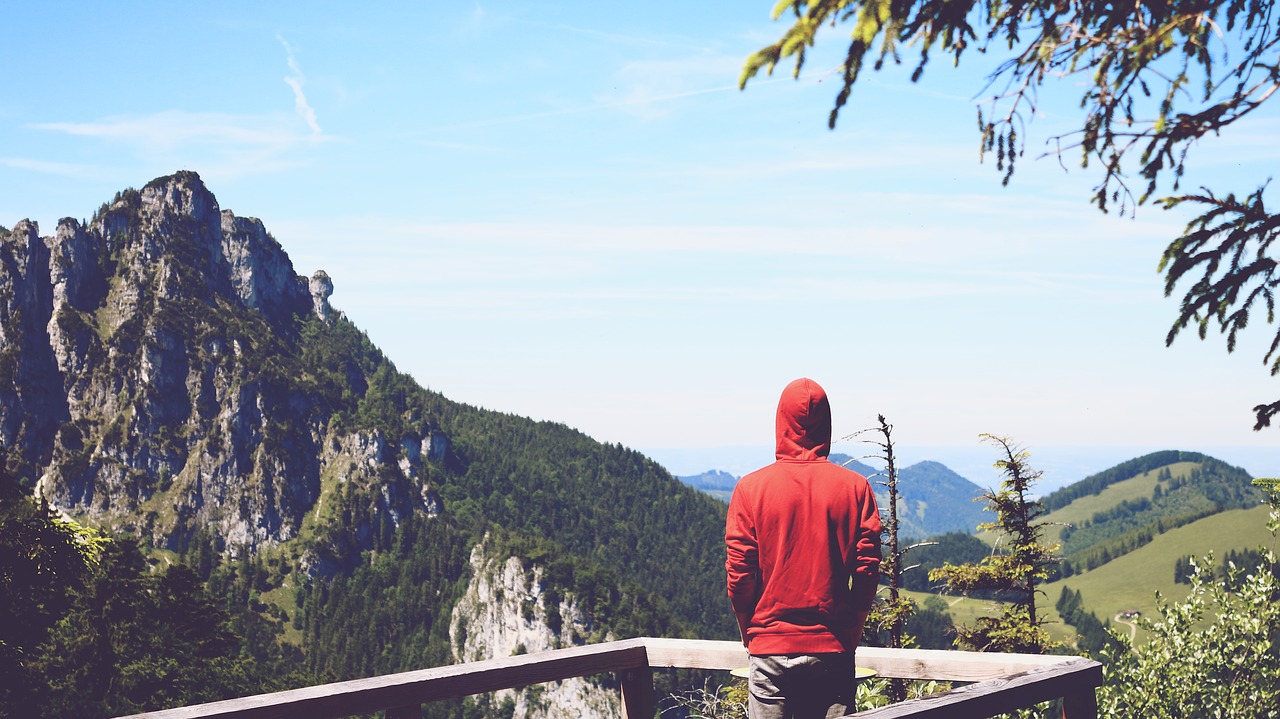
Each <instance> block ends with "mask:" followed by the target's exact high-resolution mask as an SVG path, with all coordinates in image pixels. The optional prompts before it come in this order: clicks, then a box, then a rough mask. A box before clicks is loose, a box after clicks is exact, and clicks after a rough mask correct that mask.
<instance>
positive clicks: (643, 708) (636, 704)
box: [620, 666, 654, 719]
mask: <svg viewBox="0 0 1280 719" xmlns="http://www.w3.org/2000/svg"><path fill="white" fill-rule="evenodd" d="M621 679H622V681H621V682H620V683H621V684H622V719H652V717H653V709H654V702H653V670H652V669H650V668H649V667H647V666H644V667H637V668H635V669H628V670H626V671H624V672H622V673H621Z"/></svg>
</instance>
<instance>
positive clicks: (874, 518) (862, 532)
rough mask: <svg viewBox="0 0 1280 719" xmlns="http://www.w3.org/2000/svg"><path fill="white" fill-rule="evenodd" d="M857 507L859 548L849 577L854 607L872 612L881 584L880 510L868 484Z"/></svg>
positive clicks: (855, 549) (853, 558) (855, 553)
mask: <svg viewBox="0 0 1280 719" xmlns="http://www.w3.org/2000/svg"><path fill="white" fill-rule="evenodd" d="M861 499H862V501H861V502H859V507H858V510H859V511H858V530H857V544H856V545H855V547H854V552H853V557H852V560H853V561H852V563H851V566H850V567H849V574H850V576H851V577H852V580H853V581H852V587H851V588H852V593H853V605H854V608H855V609H858V610H869V609H871V604H872V603H873V602H874V601H875V598H876V589H877V588H878V587H879V584H880V528H881V527H880V508H879V507H877V506H876V496H875V494H874V493H872V491H871V487H870V485H869V484H864V486H863V497H862V498H861Z"/></svg>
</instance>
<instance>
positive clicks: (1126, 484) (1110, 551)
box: [1041, 450, 1262, 574]
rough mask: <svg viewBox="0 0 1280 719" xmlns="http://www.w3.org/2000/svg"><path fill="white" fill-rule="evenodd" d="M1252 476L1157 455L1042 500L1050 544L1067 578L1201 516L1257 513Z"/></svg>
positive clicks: (1189, 457) (1207, 462)
mask: <svg viewBox="0 0 1280 719" xmlns="http://www.w3.org/2000/svg"><path fill="white" fill-rule="evenodd" d="M1251 482H1252V477H1250V476H1249V473H1248V472H1245V471H1244V470H1243V469H1240V468H1238V467H1232V466H1230V465H1228V464H1226V463H1225V462H1222V461H1220V460H1218V459H1215V458H1213V457H1209V456H1207V455H1203V454H1199V453H1196V452H1180V451H1177V450H1169V451H1162V452H1154V453H1152V454H1149V455H1145V456H1142V457H1138V458H1135V459H1132V460H1129V461H1127V462H1124V463H1121V464H1119V465H1117V466H1115V467H1113V468H1111V469H1109V470H1106V471H1104V472H1099V473H1098V474H1095V475H1093V476H1091V477H1087V478H1085V479H1083V480H1081V481H1080V482H1077V483H1075V484H1072V485H1070V486H1067V487H1064V488H1062V489H1060V490H1058V491H1056V492H1053V493H1052V494H1050V495H1048V496H1046V497H1044V498H1043V499H1042V500H1041V501H1042V502H1043V504H1044V505H1045V507H1046V508H1048V509H1049V510H1050V512H1049V514H1048V515H1046V517H1045V519H1046V520H1047V521H1049V522H1051V523H1052V525H1051V526H1050V527H1049V528H1048V532H1047V538H1048V539H1050V540H1051V541H1057V542H1060V543H1061V544H1062V548H1061V554H1062V556H1063V557H1064V558H1065V559H1066V560H1067V561H1068V562H1069V563H1070V565H1071V566H1070V567H1069V568H1068V569H1067V573H1068V574H1070V573H1071V572H1074V571H1081V570H1088V569H1094V568H1096V567H1100V566H1102V565H1104V564H1106V563H1107V562H1110V561H1111V560H1113V559H1115V558H1116V557H1119V556H1122V555H1124V554H1127V553H1129V552H1132V551H1134V550H1135V549H1137V548H1139V547H1141V546H1143V545H1145V544H1148V543H1150V542H1151V541H1152V540H1153V539H1154V538H1155V537H1157V536H1159V535H1161V534H1164V533H1165V532H1168V531H1169V530H1171V529H1174V528H1177V527H1181V526H1184V525H1187V524H1190V523H1192V522H1195V521H1197V520H1199V519H1203V518H1205V517H1209V516H1213V515H1216V514H1220V513H1222V512H1225V511H1228V510H1233V509H1248V508H1252V507H1256V506H1257V505H1258V503H1259V502H1260V501H1261V500H1262V496H1261V494H1260V493H1259V492H1258V490H1257V489H1256V488H1255V487H1254V486H1253V485H1252V483H1251Z"/></svg>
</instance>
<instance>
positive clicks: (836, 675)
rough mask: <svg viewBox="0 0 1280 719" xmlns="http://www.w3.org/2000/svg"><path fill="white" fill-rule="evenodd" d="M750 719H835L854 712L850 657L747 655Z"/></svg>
mask: <svg viewBox="0 0 1280 719" xmlns="http://www.w3.org/2000/svg"><path fill="white" fill-rule="evenodd" d="M750 666H751V676H750V679H749V680H748V684H749V686H750V689H751V699H750V701H749V702H748V704H747V710H748V716H749V717H750V719H835V717H842V716H845V715H846V714H851V713H853V711H854V702H853V699H854V694H855V693H856V691H857V684H856V681H855V679H854V677H855V672H854V666H853V654H796V655H792V654H775V655H766V656H755V655H752V656H751V664H750Z"/></svg>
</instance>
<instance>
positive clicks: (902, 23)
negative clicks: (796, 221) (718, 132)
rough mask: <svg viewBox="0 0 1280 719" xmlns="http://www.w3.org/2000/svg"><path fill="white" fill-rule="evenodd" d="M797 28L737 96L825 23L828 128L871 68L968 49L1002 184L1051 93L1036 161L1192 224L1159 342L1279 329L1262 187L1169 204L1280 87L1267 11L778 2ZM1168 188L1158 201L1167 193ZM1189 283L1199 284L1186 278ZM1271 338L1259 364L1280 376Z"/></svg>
mask: <svg viewBox="0 0 1280 719" xmlns="http://www.w3.org/2000/svg"><path fill="white" fill-rule="evenodd" d="M788 13H790V15H791V16H792V18H793V19H792V24H791V26H790V27H788V28H787V29H786V30H785V31H784V32H783V34H782V37H781V38H780V39H779V40H778V41H777V42H775V43H773V44H771V45H768V46H767V47H764V48H762V49H760V50H759V51H757V52H756V53H754V54H752V55H751V56H750V57H749V58H747V61H746V63H745V65H744V67H743V70H742V74H741V76H740V78H739V86H740V87H746V84H747V83H748V82H749V81H750V80H751V79H752V78H754V77H756V76H757V75H759V74H760V72H761V71H764V72H766V73H769V74H772V72H773V70H774V69H775V68H776V67H777V65H778V64H779V63H781V62H784V61H786V60H792V61H794V63H795V75H796V76H799V73H800V70H801V68H802V67H803V66H804V64H805V61H806V58H807V51H808V50H809V48H812V47H813V46H814V44H815V42H816V41H817V36H818V32H819V30H820V29H821V28H823V27H828V26H829V27H838V26H843V27H846V28H849V30H850V39H849V46H848V50H847V52H846V55H845V59H844V62H843V63H842V65H841V66H840V68H839V73H840V76H841V83H840V89H839V90H838V91H837V93H836V98H835V104H834V106H833V107H832V109H831V111H830V114H829V116H828V118H827V124H828V126H829V127H831V128H834V127H835V125H836V121H837V119H838V117H839V115H840V111H841V109H842V108H843V107H844V106H845V105H846V104H847V103H848V101H849V97H850V94H851V93H852V90H853V87H854V85H855V84H856V83H857V81H858V79H859V78H860V77H861V76H862V73H863V70H864V69H865V67H866V65H867V64H868V63H870V64H871V66H872V68H873V69H876V70H879V69H881V68H882V67H883V66H884V65H885V63H886V62H891V63H893V64H900V63H902V62H903V51H904V49H908V48H909V49H910V51H911V52H918V53H919V55H918V57H917V58H916V59H914V60H913V62H915V68H914V70H913V71H912V74H911V79H912V81H913V82H914V81H916V80H918V79H919V78H920V77H921V76H922V75H923V73H924V70H925V67H926V66H927V65H928V63H929V60H930V58H931V53H941V54H943V55H947V56H950V58H951V60H952V62H953V63H955V64H957V65H958V64H959V62H960V58H961V57H962V56H963V55H964V53H965V51H966V50H968V49H969V48H970V47H974V48H976V49H977V51H978V52H980V53H983V54H985V55H989V56H992V57H994V58H995V59H996V60H997V64H996V67H995V69H994V70H993V71H992V72H991V73H990V74H989V75H988V78H987V85H986V87H984V88H982V90H981V91H980V92H979V93H978V94H979V97H980V98H981V102H980V104H979V108H978V132H979V154H980V157H983V158H985V156H986V155H988V154H994V155H995V159H996V168H997V170H998V171H999V172H1001V173H1002V175H1003V178H1002V179H1003V182H1004V183H1006V184H1007V183H1008V182H1009V180H1010V179H1011V178H1012V177H1013V172H1014V167H1015V165H1016V163H1017V161H1018V160H1019V159H1020V158H1021V157H1022V156H1023V155H1024V154H1025V152H1026V148H1027V137H1028V131H1027V128H1028V125H1029V123H1030V121H1031V120H1032V119H1033V118H1034V117H1035V116H1036V114H1037V113H1038V112H1039V109H1040V91H1041V89H1042V88H1044V87H1045V86H1046V85H1048V84H1050V83H1051V82H1053V81H1058V82H1057V83H1056V85H1057V86H1058V87H1061V88H1065V91H1066V92H1078V93H1079V100H1078V103H1079V107H1080V110H1081V113H1080V115H1079V121H1078V123H1077V124H1076V125H1075V127H1074V128H1073V129H1072V130H1070V131H1068V132H1065V133H1063V134H1061V135H1056V136H1050V137H1048V138H1047V139H1046V140H1045V148H1046V149H1045V151H1044V153H1043V154H1042V155H1041V156H1042V157H1043V156H1054V157H1056V158H1057V159H1058V161H1059V163H1061V164H1062V165H1063V167H1064V168H1065V167H1066V162H1064V158H1066V157H1067V156H1069V155H1073V154H1076V153H1078V157H1079V163H1080V165H1081V167H1084V168H1088V167H1089V166H1090V165H1091V164H1094V165H1095V166H1096V167H1097V168H1099V169H1100V170H1101V173H1100V175H1101V176H1100V179H1099V180H1098V181H1097V183H1096V184H1095V185H1094V187H1093V190H1092V193H1093V195H1092V202H1093V203H1094V204H1095V205H1096V206H1097V207H1098V209H1100V210H1102V211H1103V212H1107V211H1109V210H1111V209H1112V208H1116V207H1118V208H1119V210H1120V212H1121V213H1122V214H1124V213H1126V212H1127V213H1132V212H1133V211H1134V210H1135V209H1136V207H1137V206H1138V205H1141V204H1143V203H1145V202H1147V201H1148V200H1150V199H1152V198H1153V197H1154V196H1155V195H1156V193H1157V190H1161V192H1162V193H1163V192H1166V191H1167V192H1170V193H1172V194H1171V196H1168V197H1164V198H1161V199H1160V200H1159V202H1160V203H1161V204H1162V205H1163V206H1164V207H1165V208H1166V209H1168V208H1171V207H1174V206H1177V205H1181V204H1188V205H1191V206H1196V207H1198V208H1200V214H1199V215H1198V216H1197V217H1196V218H1195V219H1194V220H1192V222H1191V223H1190V224H1189V225H1188V227H1187V230H1186V232H1185V233H1184V234H1183V236H1181V237H1179V238H1177V239H1175V240H1174V241H1173V242H1171V243H1170V244H1169V246H1168V247H1167V248H1166V250H1165V252H1164V257H1163V259H1162V261H1161V264H1160V270H1161V271H1162V272H1163V273H1164V276H1165V280H1166V294H1170V293H1172V292H1173V290H1174V287H1175V285H1177V284H1178V282H1179V281H1180V280H1182V279H1183V278H1188V279H1191V280H1192V285H1191V286H1190V288H1189V289H1187V290H1186V292H1185V294H1184V296H1183V300H1182V307H1181V310H1180V311H1179V314H1178V318H1177V319H1176V320H1175V322H1174V324H1173V326H1172V328H1171V330H1170V332H1169V336H1168V342H1170V343H1171V342H1172V341H1173V339H1174V337H1176V336H1177V334H1178V333H1179V331H1181V330H1182V329H1185V328H1186V327H1188V326H1189V325H1195V326H1196V327H1197V329H1198V330H1199V333H1200V337H1201V339H1204V338H1205V335H1206V328H1207V327H1208V326H1210V324H1211V323H1214V322H1216V323H1217V325H1218V327H1219V329H1220V330H1221V332H1222V334H1224V335H1225V342H1226V345H1227V350H1228V351H1232V350H1234V349H1235V345H1236V337H1237V334H1238V332H1239V331H1240V330H1241V329H1244V328H1245V326H1246V325H1247V322H1248V319H1249V317H1250V311H1251V310H1252V309H1254V307H1255V305H1258V306H1265V308H1266V321H1267V323H1268V324H1273V323H1274V322H1275V313H1274V292H1275V289H1276V286H1277V283H1280V277H1277V275H1276V272H1275V267H1276V260H1275V259H1274V258H1275V254H1276V253H1275V251H1274V248H1273V244H1272V243H1273V242H1274V240H1275V237H1276V233H1277V228H1280V215H1277V214H1274V213H1269V212H1268V211H1267V210H1266V208H1265V206H1264V203H1263V199H1262V195H1263V190H1264V189H1265V187H1266V185H1265V184H1263V185H1262V186H1261V187H1259V189H1258V190H1257V191H1256V192H1254V193H1253V194H1251V195H1249V196H1248V197H1247V198H1246V199H1244V200H1237V199H1236V197H1235V195H1232V194H1227V195H1225V197H1223V196H1222V195H1221V193H1214V192H1212V191H1210V190H1208V189H1204V190H1203V192H1201V193H1193V194H1178V193H1179V192H1180V183H1181V181H1182V179H1183V176H1184V174H1185V172H1186V165H1187V158H1188V155H1189V153H1190V151H1191V149H1192V148H1193V147H1195V146H1196V145H1197V144H1198V142H1199V140H1200V139H1201V138H1205V137H1209V136H1214V135H1218V134H1220V133H1221V132H1222V131H1223V130H1226V129H1228V128H1230V127H1231V126H1233V125H1235V124H1236V123H1237V122H1239V121H1240V120H1242V119H1244V118H1246V117H1249V116H1251V115H1254V114H1255V112H1256V111H1257V110H1258V109H1259V108H1260V107H1261V106H1262V105H1263V104H1265V103H1266V102H1267V100H1269V99H1271V98H1272V97H1273V96H1275V95H1276V94H1277V90H1280V14H1277V13H1276V11H1275V7H1274V3H1273V2H1272V1H1271V0H1170V1H1169V2H1135V3H1104V2H1090V1H1088V0H985V1H981V2H980V1H979V0H781V1H780V2H778V3H777V4H776V5H775V6H774V10H773V17H774V19H775V20H776V19H778V18H780V17H782V16H783V15H785V14H788ZM1162 188H1167V190H1165V189H1162ZM1197 273H1201V274H1200V276H1199V277H1198V278H1196V275H1197ZM1278 349H1280V329H1278V330H1277V332H1276V334H1275V337H1274V338H1273V340H1272V342H1271V344H1270V348H1269V349H1268V350H1267V352H1266V355H1265V357H1264V358H1263V362H1264V364H1266V363H1270V370H1271V374H1272V375H1276V374H1280V351H1278ZM1254 413H1255V424H1254V429H1255V430H1257V429H1261V428H1263V427H1267V426H1270V424H1271V419H1272V417H1274V416H1275V415H1276V414H1277V413H1280V401H1276V402H1272V403H1269V404H1259V405H1257V406H1255V407H1254Z"/></svg>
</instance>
